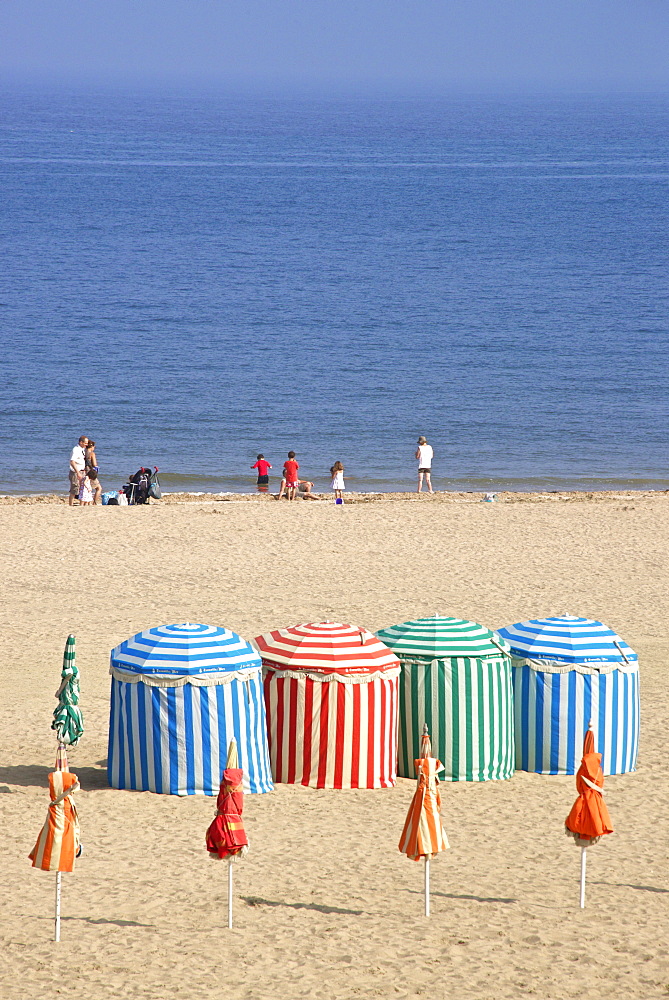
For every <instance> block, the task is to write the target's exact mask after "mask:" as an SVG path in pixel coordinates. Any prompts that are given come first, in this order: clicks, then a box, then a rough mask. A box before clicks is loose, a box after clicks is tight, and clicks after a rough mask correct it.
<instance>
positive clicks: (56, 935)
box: [53, 872, 61, 941]
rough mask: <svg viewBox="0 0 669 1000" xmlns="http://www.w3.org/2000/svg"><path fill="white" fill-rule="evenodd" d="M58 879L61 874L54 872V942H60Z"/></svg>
mask: <svg viewBox="0 0 669 1000" xmlns="http://www.w3.org/2000/svg"><path fill="white" fill-rule="evenodd" d="M60 879H61V872H56V918H55V920H54V924H55V926H54V933H53V939H54V941H60Z"/></svg>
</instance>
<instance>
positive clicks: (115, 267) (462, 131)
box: [0, 93, 669, 493]
mask: <svg viewBox="0 0 669 1000" xmlns="http://www.w3.org/2000/svg"><path fill="white" fill-rule="evenodd" d="M0 111H1V114H0V191H1V197H0V221H1V229H2V240H3V244H4V251H3V254H2V262H1V267H0V321H1V338H2V347H1V351H0V492H3V493H23V492H26V493H27V492H48V491H53V490H58V491H61V492H64V491H66V489H67V467H68V460H69V453H70V449H71V447H72V445H73V444H74V443H75V441H76V439H77V437H78V436H79V434H80V433H82V432H83V433H86V434H88V435H89V436H91V437H93V438H95V440H96V442H97V454H98V459H99V462H100V467H101V475H100V478H101V481H102V484H103V486H104V487H105V489H107V488H116V487H118V486H120V485H121V483H122V482H123V480H124V478H125V476H126V475H127V474H128V473H129V472H131V471H134V470H135V469H136V468H138V467H139V466H140V465H142V464H151V465H158V466H160V468H161V478H162V481H163V486H164V487H165V488H166V489H171V490H176V489H188V490H194V491H197V490H215V491H226V490H232V491H243V490H248V489H249V488H253V483H254V478H253V474H252V473H251V471H250V469H249V466H250V465H251V464H252V462H254V461H255V456H256V454H257V452H259V451H262V452H264V453H265V455H266V456H267V457H268V458H269V459H270V461H272V462H273V464H274V467H275V472H279V473H280V470H281V462H282V460H283V458H284V457H285V455H286V452H287V451H288V449H289V448H293V449H295V451H296V452H297V454H298V460H299V461H300V464H301V467H302V471H303V472H304V474H305V475H306V476H307V477H308V478H311V479H314V480H315V481H316V484H317V486H318V487H326V486H328V485H329V473H328V470H329V467H330V465H331V464H332V462H333V461H334V460H336V459H341V461H342V462H343V463H344V465H345V467H346V473H347V485H348V486H349V487H350V488H353V489H375V490H376V489H380V490H393V489H400V488H411V487H412V486H413V482H414V474H415V468H416V462H415V461H414V458H413V454H414V451H415V447H416V444H415V442H416V438H417V436H418V435H419V434H425V435H427V437H428V439H429V440H430V443H431V444H433V446H434V449H435V463H434V471H435V475H434V479H435V482H436V484H437V485H438V486H439V487H441V488H451V489H495V488H498V489H499V488H504V487H506V488H517V489H528V488H531V489H559V488H581V487H582V488H602V489H611V488H620V487H625V488H626V487H657V488H665V489H666V488H669V465H668V459H669V448H668V445H667V440H668V434H667V428H668V425H669V421H668V417H669V391H668V390H669V357H668V353H669V352H668V349H667V348H668V338H667V331H668V326H669V278H668V275H669V270H668V265H669V254H668V252H667V251H668V247H669V183H668V181H669V101H668V100H667V99H662V98H649V97H645V98H632V97H629V98H623V97H617V98H612V99H603V98H578V99H569V98H555V99H550V98H541V99H521V98H513V99H512V98H509V99H504V100H503V99H499V100H497V99H471V100H464V99H453V100H406V101H401V100H387V101H382V100H377V101H371V100H359V101H353V100H348V101H336V100H332V101H326V100H323V101H311V102H308V101H304V102H300V101H287V100H286V101H272V100H257V99H247V100H241V99H239V100H225V99H213V98H211V99H209V98H193V97H191V98H183V99H180V98H156V97H137V98H132V97H127V96H126V97H120V96H109V95H97V96H91V95H89V96H86V97H82V96H77V95H63V94H59V95H52V96H50V97H49V96H37V95H35V94H33V95H30V96H26V95H23V96H21V95H18V94H9V93H4V94H2V95H0Z"/></svg>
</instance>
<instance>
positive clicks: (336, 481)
mask: <svg viewBox="0 0 669 1000" xmlns="http://www.w3.org/2000/svg"><path fill="white" fill-rule="evenodd" d="M330 475H331V476H332V489H333V490H334V495H335V499H336V500H342V499H343V497H342V491H343V490H345V489H346V485H345V483H344V466H343V465H342V464H341V462H335V464H334V465H333V466H332V468H331V469H330Z"/></svg>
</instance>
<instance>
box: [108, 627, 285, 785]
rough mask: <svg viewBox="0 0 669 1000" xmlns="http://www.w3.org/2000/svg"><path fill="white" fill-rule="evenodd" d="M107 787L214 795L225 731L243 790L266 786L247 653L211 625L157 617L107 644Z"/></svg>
mask: <svg viewBox="0 0 669 1000" xmlns="http://www.w3.org/2000/svg"><path fill="white" fill-rule="evenodd" d="M110 673H111V676H112V687H111V710H110V722H109V755H108V763H107V773H108V778H109V784H110V785H111V786H112V788H132V789H138V790H141V791H152V792H162V793H164V794H171V795H196V794H204V795H216V794H217V793H218V791H219V785H220V781H221V774H222V773H223V770H224V768H225V764H226V758H227V752H228V745H229V742H230V740H231V739H235V740H236V743H237V746H238V748H239V761H240V767H241V768H242V770H243V773H244V777H243V783H244V790H245V791H247V792H269V791H271V790H272V788H273V787H274V786H273V784H272V776H271V772H270V765H269V753H268V748H267V725H266V722H265V703H264V699H263V692H262V680H261V663H260V657H259V656H258V654H257V652H256V651H255V650H254V649H253V648H252V647H251V646H250V645H249V643H248V642H246V641H245V640H244V639H242V638H241V637H240V636H238V635H237V634H236V633H235V632H231V631H230V629H226V628H223V627H219V626H216V625H201V624H193V623H188V622H187V623H184V624H180V625H161V626H158V627H157V628H151V629H147V630H146V631H145V632H139V633H138V634H137V635H135V636H132V638H130V639H126V640H125V642H122V643H121V644H120V645H119V646H117V647H116V648H115V649H114V650H112V653H111V666H110Z"/></svg>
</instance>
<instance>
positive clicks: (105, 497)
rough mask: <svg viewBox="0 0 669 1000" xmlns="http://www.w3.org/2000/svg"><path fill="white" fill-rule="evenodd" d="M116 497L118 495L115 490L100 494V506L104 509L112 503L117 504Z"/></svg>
mask: <svg viewBox="0 0 669 1000" xmlns="http://www.w3.org/2000/svg"><path fill="white" fill-rule="evenodd" d="M117 496H118V493H117V492H116V490H107V492H106V493H103V494H102V506H103V507H106V506H107V504H108V503H112V501H113V503H114V504H117V503H118V500H117V499H116V498H117Z"/></svg>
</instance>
